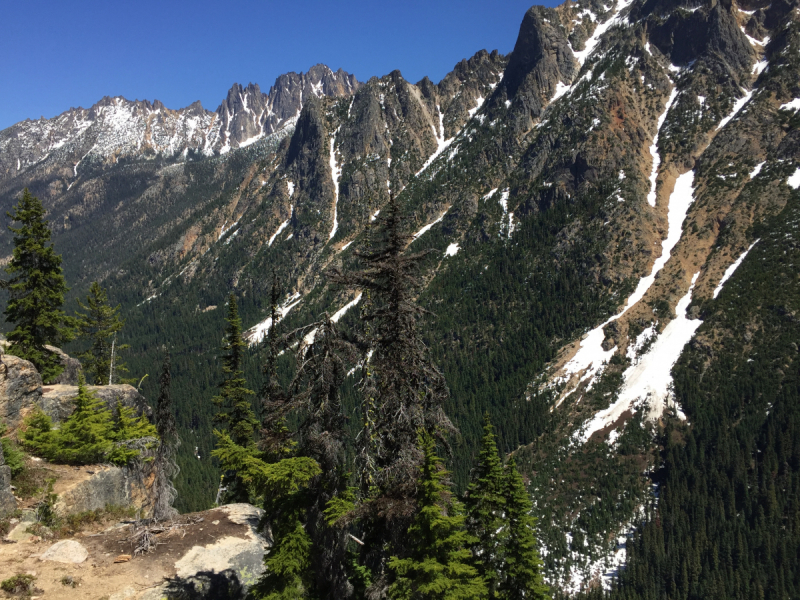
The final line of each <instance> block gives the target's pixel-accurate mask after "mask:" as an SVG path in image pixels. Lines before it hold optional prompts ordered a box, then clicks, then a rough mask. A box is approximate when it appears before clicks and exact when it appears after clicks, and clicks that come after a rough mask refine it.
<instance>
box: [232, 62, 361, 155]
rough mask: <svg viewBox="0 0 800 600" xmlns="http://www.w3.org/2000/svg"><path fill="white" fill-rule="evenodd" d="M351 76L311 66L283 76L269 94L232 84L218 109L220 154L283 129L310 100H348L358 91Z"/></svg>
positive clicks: (255, 88)
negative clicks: (304, 71) (316, 98)
mask: <svg viewBox="0 0 800 600" xmlns="http://www.w3.org/2000/svg"><path fill="white" fill-rule="evenodd" d="M360 85H361V84H360V83H359V81H358V80H357V79H356V78H355V76H354V75H350V74H349V73H346V72H345V71H343V70H342V69H339V70H338V71H336V72H334V71H332V70H331V69H330V67H327V66H325V65H314V66H313V67H311V68H310V69H309V70H308V73H294V72H292V73H285V74H284V75H281V76H279V77H278V78H277V79H276V80H275V84H274V85H273V86H272V87H271V88H270V90H269V93H268V94H264V93H263V92H262V91H261V89H260V88H259V86H258V85H254V84H252V83H251V84H249V85H248V86H247V87H245V88H243V87H242V86H241V85H239V84H234V85H233V87H232V88H231V89H230V91H229V92H228V96H227V97H226V98H225V100H224V101H223V102H222V104H220V106H219V108H218V109H217V116H218V118H219V122H220V144H219V152H220V153H223V154H224V153H225V152H227V151H228V150H231V149H235V148H242V147H245V146H248V145H250V144H252V143H253V142H255V141H257V140H259V139H261V138H262V137H264V136H267V135H270V134H272V133H275V132H276V131H279V130H281V129H283V128H284V127H285V126H286V125H287V123H290V122H292V120H293V119H296V118H297V117H298V116H299V115H300V111H301V109H302V108H303V102H304V101H305V100H306V99H308V98H310V97H312V96H316V97H322V96H332V97H340V96H349V95H352V94H354V93H355V92H356V90H358V88H359V87H360Z"/></svg>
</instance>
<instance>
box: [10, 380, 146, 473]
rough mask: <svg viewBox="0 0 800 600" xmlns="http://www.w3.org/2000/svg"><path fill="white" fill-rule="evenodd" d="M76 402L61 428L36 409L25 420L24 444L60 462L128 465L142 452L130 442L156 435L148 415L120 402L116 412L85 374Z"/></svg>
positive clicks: (41, 454) (40, 454) (42, 455)
mask: <svg viewBox="0 0 800 600" xmlns="http://www.w3.org/2000/svg"><path fill="white" fill-rule="evenodd" d="M74 404H75V407H74V410H73V412H72V414H71V415H70V416H69V418H68V419H67V420H66V421H64V423H62V424H61V427H60V428H59V429H54V428H53V422H52V420H51V419H50V417H49V416H47V415H46V414H44V413H43V412H42V411H41V410H35V411H33V412H32V413H31V414H30V415H29V416H28V417H27V418H26V419H25V421H24V430H23V432H22V443H23V445H24V446H25V447H26V448H27V449H28V450H29V451H30V452H31V453H33V454H35V455H37V456H41V457H43V458H47V459H48V460H51V461H53V462H57V463H66V464H76V465H80V464H91V463H98V462H112V463H114V464H118V465H125V464H128V463H129V462H130V461H131V460H133V459H135V458H136V457H138V456H139V454H140V452H139V450H137V449H135V448H131V447H130V445H129V444H126V442H129V441H130V440H140V439H145V440H148V439H152V440H155V438H156V435H157V434H156V429H155V427H153V426H152V425H151V424H150V423H149V421H148V419H147V416H145V415H141V416H140V417H136V416H135V413H134V411H133V409H131V408H129V407H127V406H122V405H120V404H118V405H117V408H116V415H112V414H111V411H110V410H108V408H107V407H106V406H105V404H104V403H103V401H102V400H100V399H99V398H97V396H96V394H95V393H94V392H91V391H89V390H87V389H86V381H85V379H84V377H83V373H81V374H80V375H79V379H78V394H77V396H76V397H75V399H74Z"/></svg>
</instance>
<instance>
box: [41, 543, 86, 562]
mask: <svg viewBox="0 0 800 600" xmlns="http://www.w3.org/2000/svg"><path fill="white" fill-rule="evenodd" d="M87 558H89V552H88V551H87V550H86V548H84V547H83V544H81V543H80V542H76V541H75V540H61V541H60V542H56V543H55V544H53V545H52V546H50V547H49V548H48V549H47V550H45V552H44V554H42V555H41V556H40V557H39V560H42V561H44V560H51V561H53V562H60V563H68V564H74V565H77V564H80V563H82V562H83V561H85V560H86V559H87Z"/></svg>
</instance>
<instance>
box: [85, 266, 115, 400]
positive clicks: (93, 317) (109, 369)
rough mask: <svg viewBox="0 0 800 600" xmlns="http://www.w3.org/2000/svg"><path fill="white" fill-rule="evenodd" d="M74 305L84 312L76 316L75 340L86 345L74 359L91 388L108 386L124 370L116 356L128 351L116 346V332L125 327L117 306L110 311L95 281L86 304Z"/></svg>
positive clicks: (102, 292)
mask: <svg viewBox="0 0 800 600" xmlns="http://www.w3.org/2000/svg"><path fill="white" fill-rule="evenodd" d="M78 305H80V307H81V308H82V309H83V310H84V311H86V312H85V313H78V314H77V326H78V337H79V338H81V339H83V340H85V341H87V342H89V344H90V347H89V349H88V350H86V351H85V352H83V353H81V354H79V355H78V358H80V359H81V362H82V363H83V370H84V371H85V372H86V373H87V374H88V375H89V378H90V379H91V381H92V382H93V383H94V384H95V385H105V384H109V385H111V384H112V383H114V380H115V379H116V377H115V376H116V374H117V373H123V372H125V371H127V370H128V369H127V368H126V366H125V364H124V363H122V362H121V361H120V360H119V358H118V356H117V354H118V352H119V351H120V350H125V349H127V348H128V346H127V345H120V344H117V343H116V337H117V333H118V332H119V331H120V330H121V329H122V327H123V325H125V321H123V320H122V319H120V316H119V311H120V307H119V305H117V306H116V308H111V306H110V305H109V304H108V296H107V294H106V291H105V290H104V289H103V288H102V287H100V284H99V283H97V282H96V281H95V282H93V283H92V286H91V287H90V288H89V295H88V296H87V297H86V304H84V303H83V302H81V301H80V300H78Z"/></svg>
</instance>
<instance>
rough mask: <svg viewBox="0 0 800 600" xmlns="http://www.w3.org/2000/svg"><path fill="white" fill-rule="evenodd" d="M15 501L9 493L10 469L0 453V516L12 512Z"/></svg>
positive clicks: (14, 507)
mask: <svg viewBox="0 0 800 600" xmlns="http://www.w3.org/2000/svg"><path fill="white" fill-rule="evenodd" d="M16 508H17V500H16V498H14V494H13V493H12V492H11V467H9V466H7V465H6V463H5V459H4V458H3V453H2V452H0V516H3V515H7V514H8V513H11V512H14V511H15V510H16Z"/></svg>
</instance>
